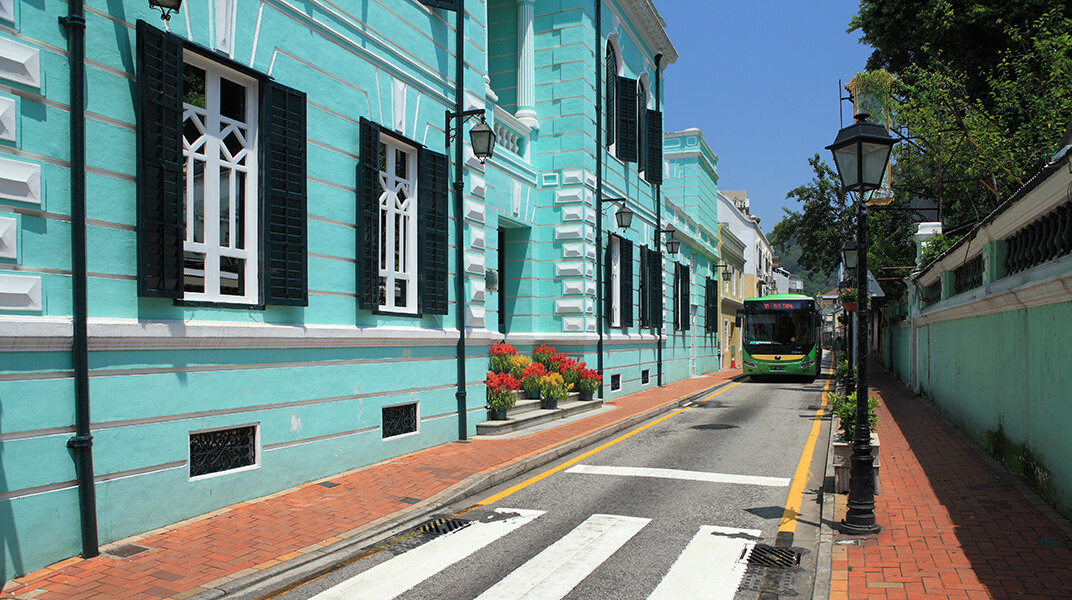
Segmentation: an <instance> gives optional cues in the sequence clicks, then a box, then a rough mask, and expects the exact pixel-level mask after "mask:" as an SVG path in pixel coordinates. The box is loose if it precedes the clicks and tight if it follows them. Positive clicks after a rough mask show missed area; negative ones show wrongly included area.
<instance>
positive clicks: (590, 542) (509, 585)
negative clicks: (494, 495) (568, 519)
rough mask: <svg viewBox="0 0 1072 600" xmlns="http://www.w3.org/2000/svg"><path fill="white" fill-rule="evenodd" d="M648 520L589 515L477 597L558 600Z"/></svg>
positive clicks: (479, 598) (501, 599)
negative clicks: (563, 535) (567, 532)
mask: <svg viewBox="0 0 1072 600" xmlns="http://www.w3.org/2000/svg"><path fill="white" fill-rule="evenodd" d="M649 522H651V519H642V518H639V517H622V516H615V515H592V516H590V517H588V519H586V520H585V521H584V522H583V523H581V524H580V525H578V526H577V527H576V528H575V529H574V530H573V531H571V532H570V533H569V534H567V535H566V536H565V537H563V538H562V539H560V540H558V541H557V542H555V543H554V544H552V545H551V546H548V547H547V548H546V549H544V551H543V552H540V553H539V554H537V555H536V556H534V557H533V558H532V559H531V560H529V561H528V562H527V563H525V564H523V565H521V566H520V567H518V568H517V569H515V570H514V571H513V572H512V573H510V574H509V575H507V576H506V578H505V579H503V580H501V581H500V582H499V583H497V584H495V585H494V586H493V587H491V588H490V589H488V590H487V591H486V592H484V593H483V594H481V595H480V596H479V597H478V598H477V600H558V599H559V598H562V597H564V596H565V595H566V594H568V593H569V592H570V590H572V589H573V588H574V587H576V586H577V584H578V583H580V582H581V581H582V580H584V578H585V577H587V576H588V575H589V574H590V573H591V572H592V571H594V570H595V569H596V567H598V566H599V565H600V564H602V563H603V561H605V560H606V559H608V558H610V556H611V555H612V554H614V553H615V552H616V551H617V550H618V548H621V547H622V545H623V544H625V543H626V542H627V541H629V539H630V538H632V537H633V536H634V535H636V534H637V532H639V531H640V530H641V529H643V528H644V526H645V525H647V524H648V523H649Z"/></svg>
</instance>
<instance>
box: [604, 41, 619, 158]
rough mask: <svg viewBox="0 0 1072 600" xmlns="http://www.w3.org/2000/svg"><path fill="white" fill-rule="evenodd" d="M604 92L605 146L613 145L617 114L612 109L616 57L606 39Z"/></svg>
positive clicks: (616, 90) (616, 69)
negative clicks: (605, 109) (605, 110)
mask: <svg viewBox="0 0 1072 600" xmlns="http://www.w3.org/2000/svg"><path fill="white" fill-rule="evenodd" d="M605 62H606V64H605V67H606V73H605V74H604V76H605V77H606V79H605V82H606V87H605V88H604V89H605V90H606V93H605V94H604V95H603V103H604V105H605V106H606V108H607V115H606V117H607V148H610V147H611V146H613V145H614V139H615V138H614V130H615V125H616V121H617V119H616V118H615V117H616V116H617V114H616V113H615V111H614V100H615V99H616V98H617V96H618V57H617V55H616V54H615V52H614V46H613V45H612V44H611V43H610V41H609V40H608V41H607V55H606V61H605Z"/></svg>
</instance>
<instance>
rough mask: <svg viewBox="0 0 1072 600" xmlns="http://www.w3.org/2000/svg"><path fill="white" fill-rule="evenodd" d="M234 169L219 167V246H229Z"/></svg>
mask: <svg viewBox="0 0 1072 600" xmlns="http://www.w3.org/2000/svg"><path fill="white" fill-rule="evenodd" d="M233 175H234V171H232V170H231V169H220V246H222V247H224V248H228V247H230V246H231V203H232V202H233V201H234V190H233V189H232V186H233V185H234V183H235V181H234V177H233Z"/></svg>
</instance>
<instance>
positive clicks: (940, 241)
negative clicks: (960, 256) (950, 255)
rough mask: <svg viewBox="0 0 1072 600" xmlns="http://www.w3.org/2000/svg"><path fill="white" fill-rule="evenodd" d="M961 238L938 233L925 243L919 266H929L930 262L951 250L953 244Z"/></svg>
mask: <svg viewBox="0 0 1072 600" xmlns="http://www.w3.org/2000/svg"><path fill="white" fill-rule="evenodd" d="M961 237H962V236H959V235H956V236H950V235H944V234H941V233H939V234H938V235H936V236H934V237H933V238H931V239H930V241H928V242H927V245H926V247H924V248H923V253H922V255H921V256H922V261H921V262H920V265H922V266H926V265H928V264H930V262H931V261H932V260H934V259H936V258H938V257H939V256H941V255H942V254H944V253H945V251H946V250H949V249H950V248H952V247H953V244H956V243H957V241H959V240H960V238H961Z"/></svg>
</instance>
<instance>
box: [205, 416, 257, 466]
mask: <svg viewBox="0 0 1072 600" xmlns="http://www.w3.org/2000/svg"><path fill="white" fill-rule="evenodd" d="M255 464H257V426H256V425H250V426H247V427H235V428H232V429H217V430H214V431H201V432H197V433H191V434H190V477H199V476H202V475H211V474H212V473H222V472H224V471H233V470H235V469H241V468H242V467H248V466H251V465H255Z"/></svg>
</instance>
